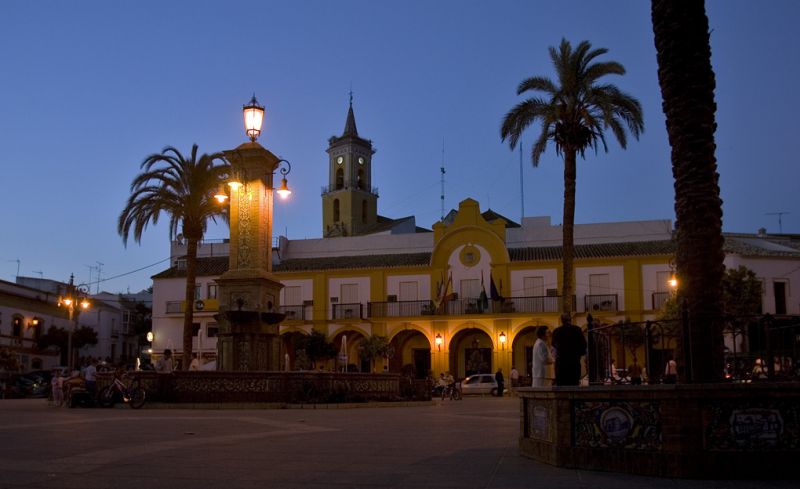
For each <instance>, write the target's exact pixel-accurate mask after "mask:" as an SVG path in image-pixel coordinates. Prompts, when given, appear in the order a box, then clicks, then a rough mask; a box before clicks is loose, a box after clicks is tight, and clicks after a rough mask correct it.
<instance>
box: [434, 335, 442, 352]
mask: <svg viewBox="0 0 800 489" xmlns="http://www.w3.org/2000/svg"><path fill="white" fill-rule="evenodd" d="M434 341H435V342H436V348H438V349H439V351H442V343H443V342H444V340H442V335H440V334H439V333H436V338H434Z"/></svg>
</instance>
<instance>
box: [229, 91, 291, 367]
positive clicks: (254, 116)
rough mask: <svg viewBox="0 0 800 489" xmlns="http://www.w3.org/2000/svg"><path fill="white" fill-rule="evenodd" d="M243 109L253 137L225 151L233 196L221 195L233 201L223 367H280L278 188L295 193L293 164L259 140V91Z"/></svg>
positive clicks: (248, 132) (261, 109)
mask: <svg viewBox="0 0 800 489" xmlns="http://www.w3.org/2000/svg"><path fill="white" fill-rule="evenodd" d="M242 111H243V115H244V126H245V134H246V135H247V137H248V138H249V139H250V141H248V142H245V143H243V144H241V145H239V146H238V147H237V148H236V149H233V150H229V151H225V156H226V158H227V159H228V161H229V162H230V164H231V177H230V178H229V181H228V187H229V190H230V198H229V199H228V198H227V197H226V196H225V192H224V189H220V192H218V195H215V197H216V198H217V200H218V201H219V202H220V203H225V202H226V201H227V202H228V203H229V205H230V212H229V216H230V258H229V267H228V271H227V272H225V273H224V274H222V276H221V277H220V278H219V279H217V283H218V284H219V286H220V314H218V315H217V320H218V322H219V325H220V332H219V334H218V340H217V357H218V360H217V368H219V369H220V370H235V371H248V370H279V369H280V358H279V355H280V354H279V349H280V345H279V340H278V323H280V322H281V321H282V320H283V318H284V315H283V314H280V313H279V312H278V309H279V298H280V295H279V294H280V289H281V288H282V287H283V286H282V285H281V283H280V282H278V281H277V280H276V279H275V278H274V276H273V274H272V211H273V201H274V198H273V191H275V192H276V193H278V194H279V195H280V196H281V197H284V198H285V197H286V196H288V195H289V194H290V193H291V190H289V187H288V185H287V181H286V175H287V174H288V173H289V172H290V171H291V164H290V163H289V162H288V161H286V160H284V159H282V158H278V157H277V156H275V155H274V154H272V153H271V152H270V151H269V150H267V149H265V148H264V147H263V146H261V145H260V144H259V143H258V142H256V139H258V137H259V136H260V135H261V125H262V123H263V121H264V107H263V106H262V105H260V104H259V103H258V101H257V100H256V98H255V95H253V98H252V99H251V100H250V102H249V103H248V104H246V105H244V106H243V107H242ZM276 171H280V174H281V175H282V177H283V178H282V181H281V186H280V187H279V188H277V189H276V188H275V187H274V185H273V177H274V173H275V172H276Z"/></svg>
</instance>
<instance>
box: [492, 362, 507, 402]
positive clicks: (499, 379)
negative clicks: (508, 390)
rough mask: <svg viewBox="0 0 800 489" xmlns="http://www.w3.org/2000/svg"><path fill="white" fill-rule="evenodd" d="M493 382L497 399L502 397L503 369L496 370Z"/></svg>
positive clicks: (503, 384)
mask: <svg viewBox="0 0 800 489" xmlns="http://www.w3.org/2000/svg"><path fill="white" fill-rule="evenodd" d="M494 380H496V381H497V397H503V389H505V378H503V369H502V368H499V369H497V373H496V374H494Z"/></svg>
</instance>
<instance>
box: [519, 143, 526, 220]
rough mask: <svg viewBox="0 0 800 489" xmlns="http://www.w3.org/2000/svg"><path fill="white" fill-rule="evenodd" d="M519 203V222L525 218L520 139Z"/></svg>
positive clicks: (520, 145)
mask: <svg viewBox="0 0 800 489" xmlns="http://www.w3.org/2000/svg"><path fill="white" fill-rule="evenodd" d="M519 203H520V206H521V209H520V210H521V212H522V214H520V216H519V223H520V224H522V220H523V219H525V185H524V184H523V182H522V141H520V142H519Z"/></svg>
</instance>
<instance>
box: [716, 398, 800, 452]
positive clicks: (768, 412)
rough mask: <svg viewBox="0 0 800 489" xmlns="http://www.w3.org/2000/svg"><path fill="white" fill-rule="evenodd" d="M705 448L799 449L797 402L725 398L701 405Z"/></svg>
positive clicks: (799, 406)
mask: <svg viewBox="0 0 800 489" xmlns="http://www.w3.org/2000/svg"><path fill="white" fill-rule="evenodd" d="M703 431H704V442H705V448H706V449H708V450H798V449H800V403H798V402H796V401H789V400H779V399H774V400H764V401H749V402H748V401H746V400H724V401H717V402H713V403H709V404H706V405H704V406H703Z"/></svg>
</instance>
